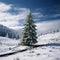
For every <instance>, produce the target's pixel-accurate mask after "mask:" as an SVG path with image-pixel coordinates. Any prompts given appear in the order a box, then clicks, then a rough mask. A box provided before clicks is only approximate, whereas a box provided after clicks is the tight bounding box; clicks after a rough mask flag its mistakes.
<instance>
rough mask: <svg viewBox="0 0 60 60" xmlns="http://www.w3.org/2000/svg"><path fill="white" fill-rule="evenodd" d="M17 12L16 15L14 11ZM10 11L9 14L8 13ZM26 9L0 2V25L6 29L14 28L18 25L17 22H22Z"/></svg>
mask: <svg viewBox="0 0 60 60" xmlns="http://www.w3.org/2000/svg"><path fill="white" fill-rule="evenodd" d="M12 10H14V11H16V10H17V12H18V14H12V13H16V12H14V11H12ZM10 11H11V12H10ZM26 13H27V8H18V7H15V6H14V5H11V4H6V3H2V2H0V24H2V25H5V26H7V27H13V26H14V27H15V26H18V25H20V22H19V21H23V20H24V19H25V18H26V16H27V15H26Z"/></svg>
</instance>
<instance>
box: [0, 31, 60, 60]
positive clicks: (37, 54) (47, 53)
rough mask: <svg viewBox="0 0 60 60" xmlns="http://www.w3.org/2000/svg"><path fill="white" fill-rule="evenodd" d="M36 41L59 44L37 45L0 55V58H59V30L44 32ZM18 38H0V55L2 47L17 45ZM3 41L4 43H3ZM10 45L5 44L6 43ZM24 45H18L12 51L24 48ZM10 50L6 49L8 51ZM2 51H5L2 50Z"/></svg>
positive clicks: (33, 59) (47, 59)
mask: <svg viewBox="0 0 60 60" xmlns="http://www.w3.org/2000/svg"><path fill="white" fill-rule="evenodd" d="M37 40H38V43H37V44H51V43H56V44H59V45H53V46H52V45H50V46H42V47H37V48H34V49H31V50H27V51H24V52H19V53H16V54H13V55H10V56H6V57H0V60H60V32H58V33H51V34H46V35H42V36H39V37H38V39H37ZM19 41H20V40H10V39H8V38H7V40H5V38H4V39H3V38H0V42H1V43H2V42H3V44H1V43H0V55H1V54H2V53H3V50H4V49H7V48H9V47H11V48H13V47H15V46H17V44H18V43H19ZM4 43H5V45H4ZM8 43H9V44H12V45H7V44H8ZM25 48H27V47H26V46H20V47H17V48H15V49H14V50H13V51H16V50H19V49H25ZM9 51H11V52H13V51H12V50H8V52H9ZM4 52H6V51H5V50H4Z"/></svg>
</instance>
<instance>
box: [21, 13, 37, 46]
mask: <svg viewBox="0 0 60 60" xmlns="http://www.w3.org/2000/svg"><path fill="white" fill-rule="evenodd" d="M24 26H25V27H24V31H23V39H22V44H23V45H31V44H34V43H37V40H36V39H37V36H36V34H37V33H36V28H35V27H36V25H35V24H34V21H33V18H32V15H31V13H29V14H28V16H27V19H26V24H25V25H24Z"/></svg>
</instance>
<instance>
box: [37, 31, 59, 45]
mask: <svg viewBox="0 0 60 60" xmlns="http://www.w3.org/2000/svg"><path fill="white" fill-rule="evenodd" d="M37 40H38V44H47V43H60V32H57V33H50V34H46V35H42V36H39V37H38V39H37Z"/></svg>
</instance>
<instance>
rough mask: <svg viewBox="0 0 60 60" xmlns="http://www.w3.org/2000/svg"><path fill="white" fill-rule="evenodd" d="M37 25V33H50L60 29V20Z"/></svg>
mask: <svg viewBox="0 0 60 60" xmlns="http://www.w3.org/2000/svg"><path fill="white" fill-rule="evenodd" d="M36 25H37V32H38V33H39V34H40V33H47V32H49V31H53V30H57V29H60V20H54V21H45V22H41V23H36Z"/></svg>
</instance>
